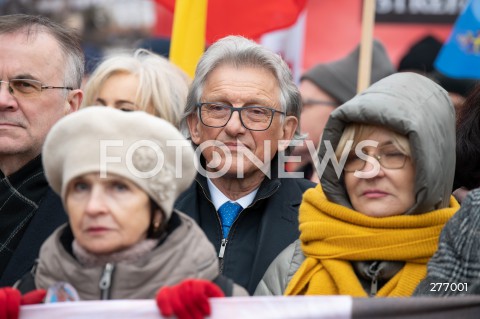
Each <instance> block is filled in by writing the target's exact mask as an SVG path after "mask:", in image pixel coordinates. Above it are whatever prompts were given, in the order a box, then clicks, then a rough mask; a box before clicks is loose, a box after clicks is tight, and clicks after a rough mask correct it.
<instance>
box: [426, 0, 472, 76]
mask: <svg viewBox="0 0 480 319" xmlns="http://www.w3.org/2000/svg"><path fill="white" fill-rule="evenodd" d="M434 65H435V68H436V69H437V70H438V71H440V72H442V73H443V74H445V75H446V76H449V77H452V78H468V79H480V1H479V0H470V1H469V2H468V3H467V4H466V5H465V7H464V9H463V12H462V14H461V15H459V16H458V18H457V21H456V22H455V25H454V26H453V29H452V33H451V34H450V37H449V38H448V40H447V41H446V42H445V44H444V45H443V47H442V49H441V50H440V52H439V53H438V56H437V58H436V60H435V64H434Z"/></svg>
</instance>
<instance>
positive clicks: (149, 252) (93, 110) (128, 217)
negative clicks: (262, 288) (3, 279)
mask: <svg viewBox="0 0 480 319" xmlns="http://www.w3.org/2000/svg"><path fill="white" fill-rule="evenodd" d="M42 154H43V164H44V167H45V174H46V176H47V180H48V182H49V183H50V185H51V186H52V188H53V189H54V191H55V192H56V193H57V194H59V195H60V196H61V198H62V201H63V204H64V207H65V210H66V212H67V214H68V218H69V223H68V224H66V225H64V226H61V227H60V228H59V229H57V230H56V231H55V232H54V233H53V234H52V235H51V236H50V237H49V239H47V241H46V242H45V243H44V244H43V246H42V248H41V251H40V257H39V261H38V265H37V267H36V272H35V274H34V278H33V279H34V280H33V282H34V283H35V287H31V284H30V287H27V286H28V284H27V283H28V281H27V280H23V282H20V284H19V286H18V287H19V289H20V290H22V291H23V292H25V291H28V290H31V289H34V288H40V289H48V288H49V287H52V285H55V284H56V283H58V282H67V283H69V284H70V285H71V286H73V287H74V288H75V290H76V291H77V293H78V296H79V297H80V299H81V300H95V299H148V298H154V297H155V295H156V293H157V291H158V289H159V288H161V287H162V286H172V285H175V284H177V283H180V282H182V281H183V280H184V279H187V278H193V279H196V280H198V279H200V282H203V283H205V285H206V286H205V290H207V291H208V292H206V293H207V294H210V295H212V296H217V295H218V296H221V295H223V293H225V294H227V295H246V294H247V293H246V291H245V290H243V288H241V287H240V286H237V285H235V284H233V283H232V282H231V281H230V280H229V279H226V278H222V277H220V276H219V275H220V274H219V265H218V259H217V256H216V253H215V249H214V247H213V246H212V244H211V243H210V242H209V240H208V239H207V237H206V236H205V235H204V233H203V232H202V230H201V229H200V228H199V227H198V226H197V225H196V224H195V222H194V221H193V220H192V219H190V218H189V217H188V216H186V215H184V214H182V213H181V212H178V211H176V210H174V209H173V202H174V201H175V199H176V198H177V196H178V195H179V194H180V193H181V192H183V191H184V190H185V189H186V188H187V187H188V186H189V185H190V184H191V183H192V181H193V178H194V176H195V174H196V170H195V165H194V151H193V149H192V147H191V146H190V144H189V143H188V142H187V141H186V140H185V138H184V137H183V136H182V135H181V133H180V132H179V131H178V130H177V129H176V128H175V127H174V126H173V125H172V124H170V123H169V122H167V121H165V120H163V119H160V118H157V117H154V116H152V115H148V114H147V113H145V112H122V111H119V110H115V109H112V108H105V107H89V108H85V109H83V110H80V111H78V112H76V113H73V114H71V115H69V116H66V117H65V118H64V119H62V120H60V121H59V122H58V123H57V124H56V125H55V126H54V127H53V128H52V130H51V131H50V133H49V134H48V136H47V139H46V142H45V145H44V149H43V153H42ZM211 281H213V282H216V283H217V284H218V285H219V286H220V287H222V289H223V290H224V291H223V293H222V291H220V290H219V289H218V287H217V286H212V285H211ZM196 285H197V286H196V287H198V282H196ZM212 287H213V288H212Z"/></svg>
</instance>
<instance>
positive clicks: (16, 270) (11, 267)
mask: <svg viewBox="0 0 480 319" xmlns="http://www.w3.org/2000/svg"><path fill="white" fill-rule="evenodd" d="M66 222H67V214H66V213H65V211H64V209H63V205H62V201H61V199H60V197H58V196H57V195H56V194H55V193H54V192H53V190H52V189H50V188H49V189H48V191H47V193H46V194H45V196H44V198H43V200H42V201H41V203H40V205H39V207H38V209H37V211H36V212H35V215H34V216H33V218H32V220H31V221H30V223H29V224H28V226H27V229H26V230H25V233H24V234H23V237H22V239H21V241H20V243H19V244H18V246H17V248H16V249H15V252H14V254H13V256H12V258H11V259H10V262H9V263H8V265H7V268H6V269H5V271H4V273H3V275H2V276H1V277H0V287H3V286H12V285H13V284H14V283H15V282H16V281H17V280H18V279H20V278H21V277H22V276H23V275H24V274H26V273H27V272H29V271H30V270H31V269H32V267H33V264H34V262H35V259H37V257H38V252H39V251H40V246H41V245H42V244H43V242H44V241H45V240H46V239H47V237H48V236H50V235H51V234H52V233H53V231H54V230H55V229H56V228H57V227H58V226H60V225H62V224H64V223H66Z"/></svg>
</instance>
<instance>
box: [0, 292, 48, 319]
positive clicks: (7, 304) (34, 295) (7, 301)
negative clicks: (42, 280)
mask: <svg viewBox="0 0 480 319" xmlns="http://www.w3.org/2000/svg"><path fill="white" fill-rule="evenodd" d="M46 293H47V292H46V291H45V290H44V289H38V290H34V291H31V292H29V293H27V294H25V295H23V296H22V295H21V293H20V291H18V290H17V289H15V288H11V287H5V288H0V319H18V315H19V313H20V305H32V304H36V303H41V302H42V301H43V299H44V298H45V295H46Z"/></svg>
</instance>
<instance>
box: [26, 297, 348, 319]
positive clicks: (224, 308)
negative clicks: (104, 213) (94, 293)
mask: <svg viewBox="0 0 480 319" xmlns="http://www.w3.org/2000/svg"><path fill="white" fill-rule="evenodd" d="M211 305H212V315H211V316H210V317H209V318H211V319H216V318H222V319H225V318H228V319H237V318H238V319H240V318H241V319H245V318H248V319H257V318H258V319H269V318H288V319H300V318H301V319H309V318H312V319H314V318H316V319H321V318H328V319H350V318H351V314H352V298H351V297H349V296H312V297H305V296H302V297H236V298H212V299H211ZM57 318H58V319H64V318H68V319H94V318H95V319H111V318H115V319H159V318H163V317H162V316H161V315H160V312H159V311H158V309H157V306H156V304H155V301H154V300H111V301H76V302H59V303H50V304H41V305H32V306H22V307H21V311H20V319H57Z"/></svg>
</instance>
